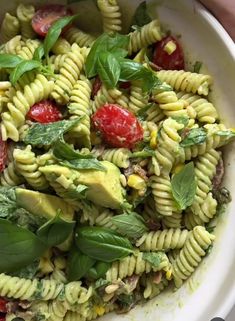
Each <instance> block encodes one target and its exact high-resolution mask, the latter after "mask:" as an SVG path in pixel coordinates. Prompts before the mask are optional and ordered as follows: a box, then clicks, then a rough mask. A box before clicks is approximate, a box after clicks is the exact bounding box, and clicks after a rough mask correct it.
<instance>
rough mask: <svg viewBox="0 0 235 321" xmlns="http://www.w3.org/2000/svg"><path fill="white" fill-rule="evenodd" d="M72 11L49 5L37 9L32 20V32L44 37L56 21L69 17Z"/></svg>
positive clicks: (56, 5) (61, 6)
mask: <svg viewBox="0 0 235 321" xmlns="http://www.w3.org/2000/svg"><path fill="white" fill-rule="evenodd" d="M71 15H72V11H71V10H70V9H69V8H67V7H66V6H63V5H59V4H49V5H46V6H43V7H42V8H40V9H38V10H37V11H36V12H35V14H34V16H33V19H32V27H33V30H34V31H35V32H36V33H37V34H38V35H40V36H42V37H45V36H46V34H47V31H48V30H49V28H50V27H51V25H52V24H53V22H55V21H56V20H58V19H60V18H62V17H65V16H71Z"/></svg>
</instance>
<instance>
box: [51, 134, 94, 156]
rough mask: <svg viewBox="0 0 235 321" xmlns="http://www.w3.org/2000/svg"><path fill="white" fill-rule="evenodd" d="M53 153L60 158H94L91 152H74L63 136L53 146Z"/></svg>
mask: <svg viewBox="0 0 235 321" xmlns="http://www.w3.org/2000/svg"><path fill="white" fill-rule="evenodd" d="M53 155H54V156H55V157H56V158H57V159H60V160H64V159H65V160H72V159H87V158H94V156H93V155H92V154H83V153H79V152H76V151H75V150H74V149H73V148H72V147H71V146H69V144H67V143H65V141H64V139H63V137H62V138H60V139H58V140H57V141H56V142H55V144H54V147H53Z"/></svg>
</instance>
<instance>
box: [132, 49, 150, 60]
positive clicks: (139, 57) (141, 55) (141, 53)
mask: <svg viewBox="0 0 235 321" xmlns="http://www.w3.org/2000/svg"><path fill="white" fill-rule="evenodd" d="M146 51H147V49H146V48H142V49H141V50H140V51H139V52H138V53H137V55H136V56H135V58H134V59H133V60H134V61H135V62H138V63H140V64H142V63H143V62H144V56H145V55H146Z"/></svg>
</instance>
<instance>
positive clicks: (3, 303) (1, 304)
mask: <svg viewBox="0 0 235 321" xmlns="http://www.w3.org/2000/svg"><path fill="white" fill-rule="evenodd" d="M7 302H8V301H7V300H5V299H3V298H0V312H1V313H7Z"/></svg>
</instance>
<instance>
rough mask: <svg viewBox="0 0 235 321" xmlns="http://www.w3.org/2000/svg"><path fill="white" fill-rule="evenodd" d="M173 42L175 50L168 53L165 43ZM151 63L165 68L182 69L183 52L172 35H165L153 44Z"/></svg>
mask: <svg viewBox="0 0 235 321" xmlns="http://www.w3.org/2000/svg"><path fill="white" fill-rule="evenodd" d="M169 43H170V44H172V43H173V44H174V45H175V46H176V47H175V50H174V51H173V52H172V53H168V51H167V49H166V45H167V44H169ZM153 63H154V64H155V65H157V66H159V67H161V68H163V69H166V70H169V69H170V70H181V69H184V53H183V49H182V47H181V45H180V44H179V42H178V40H177V39H176V38H174V37H172V36H167V37H165V38H163V39H162V40H161V41H159V42H157V43H156V44H155V49H154V53H153Z"/></svg>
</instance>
